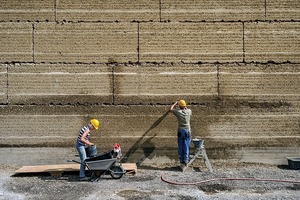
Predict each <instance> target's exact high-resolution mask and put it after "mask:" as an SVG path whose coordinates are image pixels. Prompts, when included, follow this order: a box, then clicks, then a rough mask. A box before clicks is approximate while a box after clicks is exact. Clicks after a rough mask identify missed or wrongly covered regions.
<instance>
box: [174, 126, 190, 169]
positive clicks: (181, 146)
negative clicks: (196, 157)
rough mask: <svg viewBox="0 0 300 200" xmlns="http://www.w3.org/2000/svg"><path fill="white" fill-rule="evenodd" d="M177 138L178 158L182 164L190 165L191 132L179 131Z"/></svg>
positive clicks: (186, 130)
mask: <svg viewBox="0 0 300 200" xmlns="http://www.w3.org/2000/svg"><path fill="white" fill-rule="evenodd" d="M177 136H178V137H177V143H178V156H179V160H180V163H188V162H189V153H190V151H189V150H190V143H191V132H190V131H189V130H188V129H178V133H177Z"/></svg>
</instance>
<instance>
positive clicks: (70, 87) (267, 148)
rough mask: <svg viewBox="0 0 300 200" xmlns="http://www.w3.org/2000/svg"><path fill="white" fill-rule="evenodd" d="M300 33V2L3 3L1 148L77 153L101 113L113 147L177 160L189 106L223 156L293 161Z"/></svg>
mask: <svg viewBox="0 0 300 200" xmlns="http://www.w3.org/2000/svg"><path fill="white" fill-rule="evenodd" d="M299 33H300V2H299V1H295V0H286V1H282V0H251V1H249V0H228V1H223V0H219V1H212V0H199V1H195V0H184V1H182V0H140V1H131V0H118V1H116V0H110V1H106V0H102V1H98V0H85V1H81V0H25V1H18V0H2V1H1V4H0V44H1V45H0V85H1V87H0V104H1V106H0V122H1V130H0V136H1V138H0V147H66V148H73V146H74V140H75V138H76V136H77V133H78V131H79V129H80V128H81V126H83V125H85V124H86V123H87V122H88V120H89V119H90V118H94V117H95V118H98V119H99V120H100V122H101V127H100V131H99V134H98V133H93V134H92V140H93V141H94V142H95V143H96V144H97V146H98V147H99V148H100V149H101V150H106V149H109V148H111V146H112V144H113V143H115V142H119V143H121V146H122V147H123V149H124V150H123V151H125V152H129V153H127V156H129V158H131V159H132V160H137V159H140V158H142V159H143V160H144V161H145V162H146V161H147V159H148V161H149V160H154V161H155V158H158V157H164V158H165V156H167V157H168V158H170V159H174V158H175V159H176V149H177V147H176V119H175V117H174V116H172V115H170V114H169V115H167V114H166V113H167V111H168V108H169V106H170V105H171V103H173V102H174V101H175V100H176V99H185V100H186V101H187V103H188V106H189V107H190V108H191V109H192V110H193V117H192V122H191V123H192V132H193V136H194V137H197V138H202V139H204V140H205V144H206V149H207V152H208V154H209V156H210V157H211V158H235V159H242V160H243V159H244V160H246V161H259V160H260V161H261V160H263V159H265V157H261V155H266V154H267V155H268V156H269V158H272V159H273V158H274V159H278V160H280V162H281V161H282V160H283V159H285V156H290V155H295V154H299V153H300V150H299V145H300V137H299V133H300V114H299V110H300V89H299V88H300V87H299V85H300V34H299ZM256 155H258V156H256ZM165 161H166V162H168V160H167V159H166V160H165Z"/></svg>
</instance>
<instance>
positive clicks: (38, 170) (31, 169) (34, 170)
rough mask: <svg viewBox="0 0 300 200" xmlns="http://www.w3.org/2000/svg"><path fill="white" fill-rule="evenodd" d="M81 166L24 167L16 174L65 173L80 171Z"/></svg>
mask: <svg viewBox="0 0 300 200" xmlns="http://www.w3.org/2000/svg"><path fill="white" fill-rule="evenodd" d="M79 167H80V166H79V164H75V163H74V164H61V165H37V166H23V167H21V168H20V169H18V170H16V171H15V173H17V174H18V173H41V172H65V171H79Z"/></svg>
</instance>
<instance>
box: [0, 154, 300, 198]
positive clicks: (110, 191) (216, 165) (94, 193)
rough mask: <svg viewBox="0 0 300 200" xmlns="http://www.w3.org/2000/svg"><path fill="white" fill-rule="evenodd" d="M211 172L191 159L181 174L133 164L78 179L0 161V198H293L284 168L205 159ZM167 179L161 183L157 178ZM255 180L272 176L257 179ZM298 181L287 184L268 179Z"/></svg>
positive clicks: (298, 191)
mask: <svg viewBox="0 0 300 200" xmlns="http://www.w3.org/2000/svg"><path fill="white" fill-rule="evenodd" d="M211 163H212V166H213V169H214V172H213V173H210V172H208V170H207V169H206V167H205V165H202V164H201V162H200V163H197V162H196V163H194V164H193V166H191V167H189V168H188V169H187V170H186V172H184V173H183V172H182V171H181V169H180V168H179V167H178V166H162V165H160V166H151V167H148V168H145V167H143V168H139V169H138V171H137V174H136V175H135V176H132V175H125V176H123V177H122V178H121V179H112V178H111V177H110V176H109V175H104V176H102V178H101V179H100V180H99V181H98V182H79V181H78V180H77V175H78V173H66V174H63V175H62V176H60V177H53V176H50V175H48V174H24V175H15V174H14V171H15V170H16V169H18V168H20V167H21V166H17V165H0V199H51V200H52V199H64V200H65V199H72V200H75V199H117V200H135V199H155V200H156V199H172V200H173V199H238V200H242V199H295V200H296V199H297V200H298V199H299V196H300V178H299V177H300V174H299V171H298V170H290V169H288V168H287V166H274V165H262V164H253V163H252V164H251V163H241V162H237V161H230V162H229V161H221V160H218V161H216V160H213V161H211ZM161 177H162V178H163V179H164V180H167V181H170V182H171V183H166V182H164V181H162V180H161ZM216 178H254V179H255V180H215V181H209V182H205V183H198V184H191V185H178V183H197V182H200V181H203V180H208V179H216ZM259 179H274V180H273V182H272V181H258V180H259ZM276 180H280V181H291V180H292V181H298V182H299V183H293V182H274V181H276Z"/></svg>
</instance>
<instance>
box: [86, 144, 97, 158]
mask: <svg viewBox="0 0 300 200" xmlns="http://www.w3.org/2000/svg"><path fill="white" fill-rule="evenodd" d="M85 152H86V156H87V157H92V156H94V155H96V154H97V147H96V145H93V146H89V147H86V148H85Z"/></svg>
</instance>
